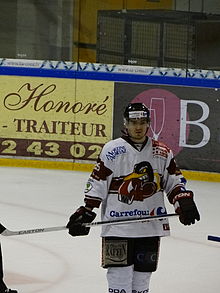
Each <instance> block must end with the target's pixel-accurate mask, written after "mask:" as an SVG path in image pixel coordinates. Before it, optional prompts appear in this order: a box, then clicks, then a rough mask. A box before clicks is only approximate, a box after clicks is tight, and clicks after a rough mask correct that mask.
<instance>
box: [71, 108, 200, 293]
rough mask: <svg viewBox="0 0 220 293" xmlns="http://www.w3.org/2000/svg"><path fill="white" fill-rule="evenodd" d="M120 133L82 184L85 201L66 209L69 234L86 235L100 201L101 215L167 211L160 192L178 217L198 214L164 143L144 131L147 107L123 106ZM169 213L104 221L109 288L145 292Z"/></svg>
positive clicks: (189, 220)
mask: <svg viewBox="0 0 220 293" xmlns="http://www.w3.org/2000/svg"><path fill="white" fill-rule="evenodd" d="M124 126H125V133H124V134H123V136H122V137H120V138H118V139H115V140H112V141H110V142H108V143H107V144H106V145H105V146H104V147H103V149H102V151H101V153H100V156H99V158H98V160H97V163H96V165H95V167H94V170H93V172H92V173H91V175H90V177H89V179H88V183H87V186H86V189H85V199H84V201H85V206H81V207H79V208H78V209H77V210H76V212H75V213H74V214H73V215H71V217H70V219H69V222H68V224H67V228H69V233H70V234H71V235H72V236H78V235H87V234H88V233H89V228H88V227H87V228H86V227H83V226H82V225H81V224H82V223H85V222H92V221H93V220H94V218H95V216H96V213H95V212H93V211H92V210H93V209H94V208H98V207H99V206H100V204H101V207H102V210H101V217H102V220H103V221H106V220H114V219H115V220H117V219H126V218H128V219H130V218H137V217H141V216H148V215H149V216H150V215H152V216H153V215H161V214H166V208H165V203H164V196H167V198H168V200H169V202H170V203H171V204H172V205H174V208H175V211H176V213H178V214H179V220H180V222H181V223H182V224H184V225H191V224H194V223H195V220H197V221H199V220H200V215H199V212H198V209H197V207H196V204H195V202H194V200H193V197H194V196H193V192H192V191H191V190H187V189H186V187H185V185H186V180H185V178H184V177H183V175H182V173H181V171H180V170H179V168H178V167H177V165H176V162H175V159H174V157H173V153H172V151H171V150H170V149H169V147H167V146H166V145H165V144H163V143H161V142H159V141H156V140H154V139H152V138H150V137H148V136H147V132H148V129H149V126H150V114H149V110H148V108H147V107H146V106H145V105H144V104H142V103H132V104H129V105H128V106H127V107H126V109H125V112H124ZM169 230H170V228H169V223H168V219H167V218H164V219H162V220H153V221H148V222H145V223H141V222H139V223H127V224H123V225H107V226H103V228H102V232H101V237H102V266H103V267H104V268H107V280H108V288H109V292H110V293H132V292H133V293H136V292H142V293H147V292H149V283H150V277H151V274H152V272H154V271H156V269H157V263H158V257H159V246H160V237H162V236H167V235H169V234H170V231H169Z"/></svg>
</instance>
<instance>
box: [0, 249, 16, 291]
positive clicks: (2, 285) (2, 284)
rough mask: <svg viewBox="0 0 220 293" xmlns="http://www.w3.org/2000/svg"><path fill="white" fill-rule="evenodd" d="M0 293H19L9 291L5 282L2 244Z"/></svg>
mask: <svg viewBox="0 0 220 293" xmlns="http://www.w3.org/2000/svg"><path fill="white" fill-rule="evenodd" d="M0 293H18V292H17V291H16V290H12V289H8V288H7V286H6V285H5V282H4V281H3V264H2V251H1V244H0Z"/></svg>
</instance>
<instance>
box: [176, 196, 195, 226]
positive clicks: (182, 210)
mask: <svg viewBox="0 0 220 293" xmlns="http://www.w3.org/2000/svg"><path fill="white" fill-rule="evenodd" d="M173 204H174V207H175V211H176V213H177V214H179V215H180V216H179V219H180V222H181V223H182V224H184V225H191V224H195V220H197V221H199V220H200V215H199V212H198V209H197V207H196V204H195V202H194V200H193V192H192V191H190V190H186V191H184V192H182V193H179V194H177V195H176V196H175V197H174V200H173Z"/></svg>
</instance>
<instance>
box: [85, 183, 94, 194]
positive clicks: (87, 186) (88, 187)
mask: <svg viewBox="0 0 220 293" xmlns="http://www.w3.org/2000/svg"><path fill="white" fill-rule="evenodd" d="M92 188H93V186H92V183H91V182H89V181H88V182H87V183H86V188H85V193H87V192H89V191H90V190H91V189H92Z"/></svg>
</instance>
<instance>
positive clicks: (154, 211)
mask: <svg viewBox="0 0 220 293" xmlns="http://www.w3.org/2000/svg"><path fill="white" fill-rule="evenodd" d="M166 214H167V211H166V209H165V207H157V208H154V209H152V210H151V211H149V210H138V209H134V210H130V211H114V210H112V211H110V213H109V215H110V217H112V218H119V217H133V216H156V215H166Z"/></svg>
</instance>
